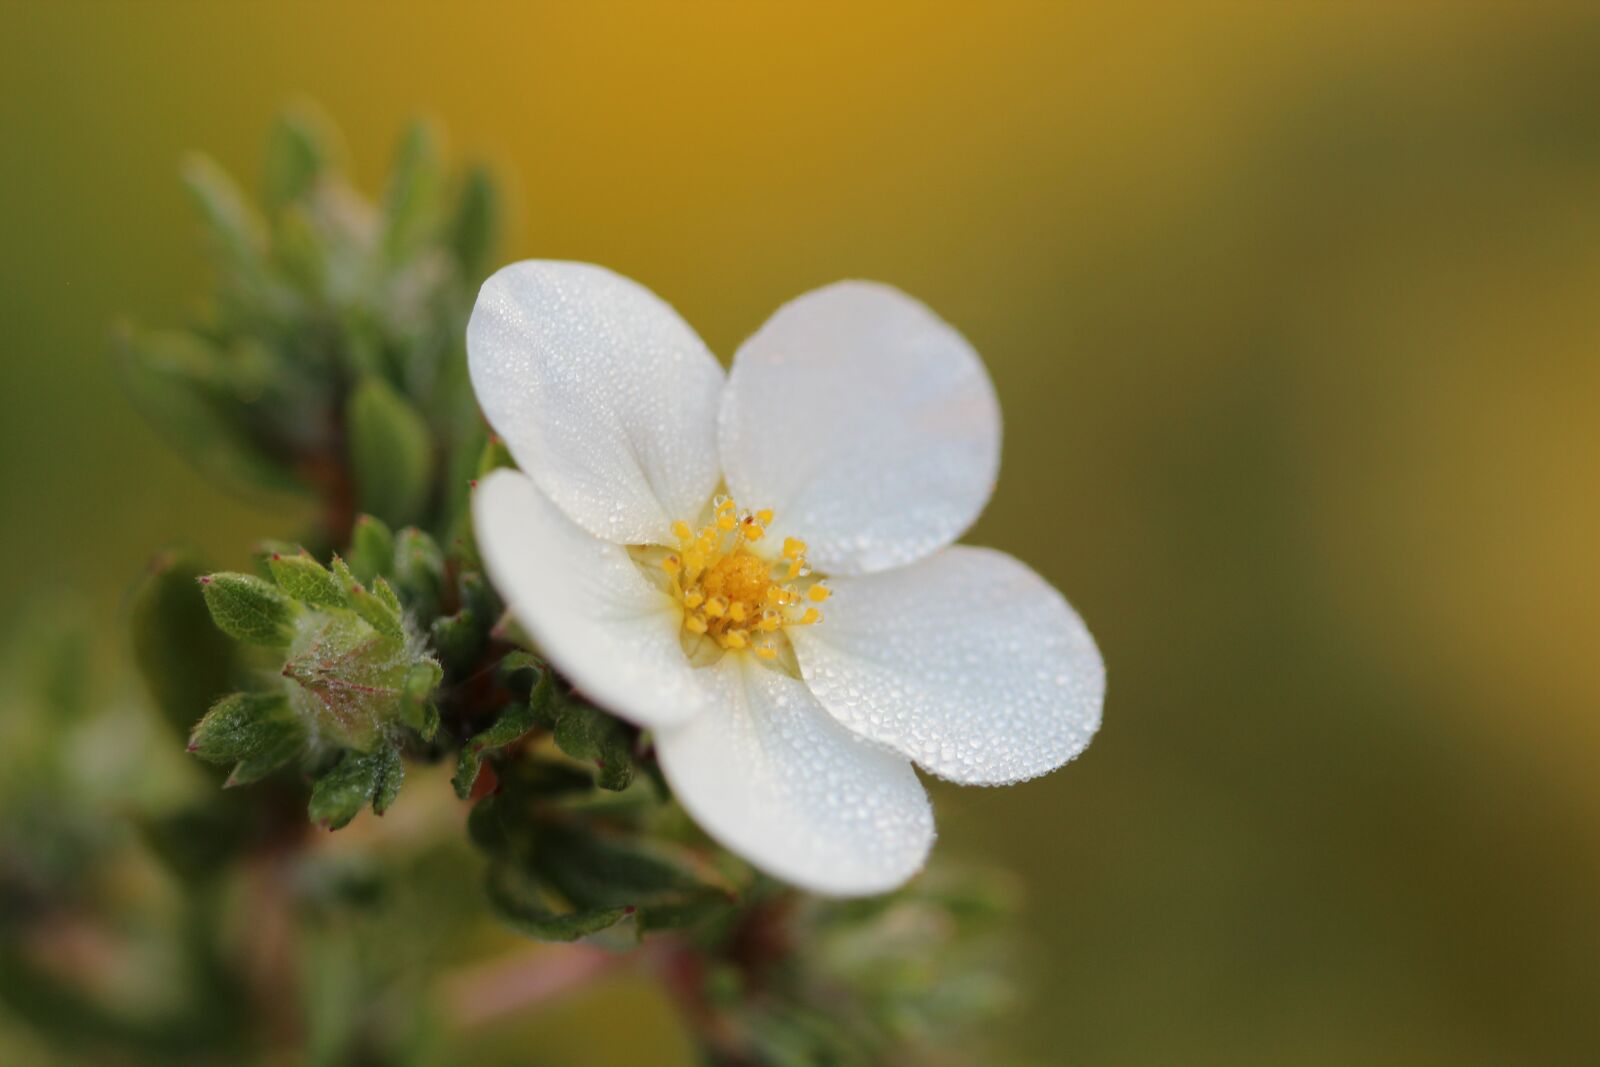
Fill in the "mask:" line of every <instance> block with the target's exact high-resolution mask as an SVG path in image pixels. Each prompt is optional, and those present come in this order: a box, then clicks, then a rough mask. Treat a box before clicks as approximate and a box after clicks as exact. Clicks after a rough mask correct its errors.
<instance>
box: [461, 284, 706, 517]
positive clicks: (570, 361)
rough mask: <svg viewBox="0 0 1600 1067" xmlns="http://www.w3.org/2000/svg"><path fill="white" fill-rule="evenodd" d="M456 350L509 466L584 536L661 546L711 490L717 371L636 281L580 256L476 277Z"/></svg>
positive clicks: (672, 314) (684, 327)
mask: <svg viewBox="0 0 1600 1067" xmlns="http://www.w3.org/2000/svg"><path fill="white" fill-rule="evenodd" d="M467 357H468V365H469V368H470V370H471V373H472V388H473V390H474V391H475V392H476V393H477V396H478V404H479V406H481V407H482V408H483V412H484V415H485V416H486V417H487V418H488V420H489V424H490V425H491V426H493V427H494V429H495V432H496V433H498V434H499V435H500V436H501V437H502V438H504V439H505V442H506V445H507V447H509V448H510V450H511V454H512V456H513V457H515V459H516V461H517V465H518V466H520V467H521V468H522V469H523V471H524V472H526V473H527V475H528V476H529V477H530V478H532V479H533V480H534V483H535V484H536V485H538V487H539V488H540V489H541V490H542V491H543V492H544V494H545V495H546V496H548V497H549V498H550V499H551V500H553V501H554V502H555V503H556V504H557V505H559V506H560V508H561V510H563V511H565V512H566V513H567V514H568V515H569V516H570V517H571V518H572V519H573V520H574V521H575V522H577V523H578V525H580V526H582V527H583V528H584V529H586V530H588V531H589V532H590V533H592V534H594V535H595V536H597V537H603V538H605V539H606V540H608V541H614V542H617V543H618V544H643V543H649V542H661V543H664V541H665V539H666V536H667V531H668V529H669V528H670V526H671V524H672V521H673V520H675V519H681V518H684V517H686V516H687V517H693V516H695V515H698V514H699V513H700V509H701V508H702V507H703V506H704V504H705V502H706V499H707V498H708V497H710V495H711V493H712V491H713V490H714V489H715V488H716V486H717V481H718V479H719V477H720V474H719V470H718V461H717V446H716V425H715V420H716V415H717V404H718V398H719V397H720V395H721V391H722V384H723V374H722V368H721V367H720V366H719V365H718V364H717V361H716V359H715V358H714V357H713V356H712V355H711V353H710V351H708V350H707V348H706V346H705V344H704V343H703V342H702V341H701V340H700V338H699V337H698V336H697V335H696V334H695V332H694V331H693V330H692V329H690V328H689V325H688V324H687V323H685V322H684V321H683V319H682V318H680V317H679V316H678V313H677V312H676V311H674V310H672V308H671V307H670V306H669V305H668V304H667V303H666V302H665V301H663V300H662V299H661V298H660V297H658V296H656V295H655V294H654V293H652V292H651V291H650V290H648V289H646V288H645V287H644V286H642V285H640V284H639V283H637V282H634V281H630V280H629V279H627V278H624V277H622V276H621V275H618V274H614V273H612V272H611V271H609V270H606V269H605V268H604V267H597V266H594V265H593V264H589V263H559V262H551V261H543V260H529V261H526V262H523V263H513V264H512V265H510V266H509V267H504V268H502V269H500V270H499V271H497V272H495V274H494V275H493V276H492V277H491V278H490V279H489V280H488V281H486V282H484V283H483V289H482V291H481V292H480V293H479V294H478V302H477V304H476V306H474V307H473V309H472V318H471V321H469V322H468V324H467Z"/></svg>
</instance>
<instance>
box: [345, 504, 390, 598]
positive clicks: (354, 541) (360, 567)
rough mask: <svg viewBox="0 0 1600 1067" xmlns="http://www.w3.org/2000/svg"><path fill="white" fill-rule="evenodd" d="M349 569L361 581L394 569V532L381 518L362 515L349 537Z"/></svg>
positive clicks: (366, 580)
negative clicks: (391, 531) (390, 530)
mask: <svg viewBox="0 0 1600 1067" xmlns="http://www.w3.org/2000/svg"><path fill="white" fill-rule="evenodd" d="M348 562H349V564H350V569H351V570H352V571H354V572H355V576H356V577H357V578H359V579H361V580H362V581H363V582H370V581H372V579H374V578H376V577H377V576H378V575H380V574H388V573H389V572H391V571H393V570H394V534H392V533H390V532H389V527H388V526H386V525H384V522H383V520H382V519H375V518H373V517H372V516H371V515H362V516H360V517H358V518H357V519H356V526H355V531H354V533H352V534H351V539H350V555H349V560H348Z"/></svg>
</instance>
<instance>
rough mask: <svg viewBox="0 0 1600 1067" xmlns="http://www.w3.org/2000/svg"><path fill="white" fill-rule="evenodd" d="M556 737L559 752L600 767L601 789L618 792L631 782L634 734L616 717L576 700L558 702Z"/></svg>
mask: <svg viewBox="0 0 1600 1067" xmlns="http://www.w3.org/2000/svg"><path fill="white" fill-rule="evenodd" d="M555 738H556V744H557V745H559V746H560V748H561V751H563V752H565V753H566V754H567V755H569V756H571V757H572V758H573V759H580V760H588V761H590V762H592V763H593V764H594V765H595V766H596V767H597V768H598V769H599V771H600V778H599V782H598V784H599V786H600V788H602V789H611V790H617V791H620V790H623V789H626V788H628V783H630V782H632V781H633V737H632V735H631V734H630V733H629V732H628V728H627V727H626V726H624V725H623V724H622V723H621V722H620V721H619V720H617V719H615V718H613V717H612V716H610V715H607V714H606V713H605V712H603V711H601V710H600V709H599V708H595V707H591V706H590V705H588V704H584V703H581V702H578V701H563V702H561V703H559V704H558V705H557V707H556V712H555Z"/></svg>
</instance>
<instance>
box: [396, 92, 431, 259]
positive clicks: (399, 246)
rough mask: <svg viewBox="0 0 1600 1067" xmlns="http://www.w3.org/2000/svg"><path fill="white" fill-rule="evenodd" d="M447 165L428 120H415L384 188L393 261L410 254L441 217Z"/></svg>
mask: <svg viewBox="0 0 1600 1067" xmlns="http://www.w3.org/2000/svg"><path fill="white" fill-rule="evenodd" d="M443 183H444V174H443V167H442V164H441V162H440V159H439V146H438V141H437V138H435V137H434V135H433V131H432V130H431V129H430V128H429V127H428V125H427V123H425V122H421V121H417V122H413V123H411V125H410V126H408V127H407V128H406V131H405V133H404V134H402V135H401V138H400V145H399V148H398V150H397V151H396V153H395V161H394V165H393V166H392V167H391V168H390V170H389V182H388V185H387V187H386V188H385V189H384V195H383V215H384V250H385V251H386V252H387V253H388V256H389V259H390V261H391V262H398V261H400V260H402V259H404V258H405V257H406V256H408V255H409V254H410V253H411V251H412V250H413V249H414V248H415V247H416V246H417V245H418V244H419V243H420V242H421V240H422V238H423V237H424V235H425V234H426V233H427V231H428V229H429V227H430V226H431V225H432V224H433V222H434V220H435V219H436V218H437V214H438V210H439V194H440V191H441V189H442V187H443Z"/></svg>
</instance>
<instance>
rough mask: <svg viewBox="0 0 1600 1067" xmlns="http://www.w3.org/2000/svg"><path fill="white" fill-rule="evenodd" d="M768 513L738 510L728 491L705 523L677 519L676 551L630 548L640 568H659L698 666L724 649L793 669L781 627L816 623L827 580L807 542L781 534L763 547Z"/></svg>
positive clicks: (688, 650) (826, 594) (715, 502)
mask: <svg viewBox="0 0 1600 1067" xmlns="http://www.w3.org/2000/svg"><path fill="white" fill-rule="evenodd" d="M771 524H772V512H771V511H770V510H765V509H764V510H761V511H757V512H748V511H747V512H740V510H739V508H738V505H736V504H735V503H734V502H733V501H732V500H731V499H729V498H728V497H726V496H718V497H717V498H716V499H715V500H713V501H712V504H711V521H710V522H708V523H706V525H705V526H703V527H701V528H700V529H699V530H695V529H693V528H692V527H691V526H690V525H689V524H688V523H686V522H676V523H674V524H673V526H672V535H673V537H674V538H676V539H677V542H678V543H677V546H676V548H672V547H669V548H667V549H666V550H665V552H664V554H663V553H662V552H661V550H660V549H655V550H652V549H636V550H635V551H634V558H635V559H636V560H637V561H638V562H639V564H640V565H641V566H645V567H649V566H652V565H653V566H654V567H657V568H659V570H658V571H657V574H658V575H660V576H661V577H662V578H664V579H665V584H666V588H667V590H668V591H669V592H670V593H671V594H672V595H673V597H675V598H676V599H677V601H678V602H679V603H680V604H681V605H682V606H683V643H684V651H685V652H686V653H687V654H688V655H689V657H690V659H691V660H693V661H694V662H696V663H701V664H703V663H707V662H710V661H712V660H715V659H717V658H719V657H720V655H721V654H722V653H723V652H738V651H745V650H748V651H750V652H752V653H753V654H754V655H756V656H757V657H758V658H760V659H763V660H767V661H772V662H774V663H775V665H777V666H780V667H788V668H792V667H793V663H794V653H793V651H792V650H791V649H790V648H789V639H788V638H787V637H785V636H784V633H783V631H784V629H785V628H786V627H789V626H813V625H815V624H817V623H819V622H821V621H822V610H821V609H820V608H819V607H818V606H817V605H819V604H821V603H822V602H823V601H825V600H827V599H828V597H829V595H830V593H831V590H830V589H829V588H828V585H827V582H826V581H824V580H823V579H821V578H818V577H817V576H815V575H814V574H812V572H811V567H810V565H809V564H808V563H807V562H806V544H805V542H804V541H801V540H799V539H797V538H793V537H789V538H785V539H784V542H783V546H782V549H781V551H780V552H778V553H777V554H775V555H773V554H768V553H766V552H764V551H763V548H765V546H763V545H761V541H762V539H763V538H764V537H765V536H766V533H767V527H768V526H770V525H771Z"/></svg>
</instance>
